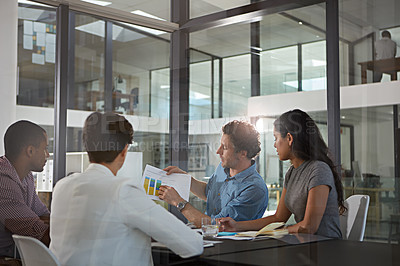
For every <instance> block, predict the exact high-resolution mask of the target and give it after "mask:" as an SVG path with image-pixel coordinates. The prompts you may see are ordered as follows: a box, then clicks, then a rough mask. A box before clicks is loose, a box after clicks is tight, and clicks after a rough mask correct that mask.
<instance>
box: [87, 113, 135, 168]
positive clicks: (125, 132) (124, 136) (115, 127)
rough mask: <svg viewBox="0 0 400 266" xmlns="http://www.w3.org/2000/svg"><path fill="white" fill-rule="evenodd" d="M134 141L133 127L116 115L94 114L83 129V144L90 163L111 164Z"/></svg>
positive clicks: (123, 118)
mask: <svg viewBox="0 0 400 266" xmlns="http://www.w3.org/2000/svg"><path fill="white" fill-rule="evenodd" d="M132 139H133V127H132V125H131V123H129V121H128V120H126V119H125V117H123V116H121V115H117V114H114V113H105V114H101V113H99V112H95V113H92V114H91V115H89V116H88V118H87V119H86V121H85V125H84V127H83V143H84V145H85V148H86V151H87V153H88V155H89V160H90V162H93V163H103V162H105V163H111V162H113V161H114V160H115V158H116V157H117V156H118V154H120V153H121V152H122V151H123V149H124V148H125V146H126V145H127V144H131V143H132Z"/></svg>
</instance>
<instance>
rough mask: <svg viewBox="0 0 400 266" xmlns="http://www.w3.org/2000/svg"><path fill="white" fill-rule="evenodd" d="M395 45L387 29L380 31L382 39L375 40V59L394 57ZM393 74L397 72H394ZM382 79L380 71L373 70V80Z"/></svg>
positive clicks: (378, 80)
mask: <svg viewBox="0 0 400 266" xmlns="http://www.w3.org/2000/svg"><path fill="white" fill-rule="evenodd" d="M396 50H397V45H396V43H395V42H394V41H393V40H392V36H391V34H390V32H389V31H387V30H384V31H382V39H380V40H377V41H376V42H375V59H376V60H381V59H388V58H395V57H396ZM394 74H397V73H396V72H395V73H394ZM381 79H382V72H378V71H376V70H374V82H380V81H381Z"/></svg>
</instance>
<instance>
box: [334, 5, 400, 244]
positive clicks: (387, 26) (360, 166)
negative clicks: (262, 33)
mask: <svg viewBox="0 0 400 266" xmlns="http://www.w3.org/2000/svg"><path fill="white" fill-rule="evenodd" d="M339 8H340V12H339V13H340V14H341V16H340V20H339V25H340V37H341V40H342V41H343V43H344V42H346V45H345V46H344V47H343V49H341V50H340V58H341V59H343V60H342V61H341V66H345V67H342V70H343V71H344V73H342V75H341V83H342V84H344V85H347V84H349V85H354V86H350V87H343V88H342V94H345V95H347V94H348V93H351V94H352V95H354V96H353V97H352V98H351V99H349V98H347V99H343V98H342V101H341V123H342V124H346V125H349V126H350V127H351V128H353V136H354V137H352V138H351V140H352V142H351V143H349V144H350V147H351V148H352V150H353V153H352V156H351V158H350V164H349V163H348V162H345V161H344V158H342V168H343V169H344V170H343V173H342V174H343V176H344V177H345V179H344V187H345V196H346V197H348V196H350V195H352V194H366V195H369V196H370V200H371V201H370V207H369V210H368V218H367V228H366V238H367V239H380V240H386V239H387V238H388V237H389V230H390V227H392V228H394V227H393V226H394V224H393V223H392V222H391V221H392V215H395V214H398V212H399V202H398V196H397V195H398V194H397V193H398V191H396V190H395V184H396V182H397V181H396V180H398V176H396V175H395V173H396V171H398V170H396V169H398V167H399V165H396V163H395V158H396V156H398V152H399V151H397V150H396V149H395V147H396V146H395V143H396V142H395V141H396V139H395V133H394V132H395V127H398V117H397V116H395V115H396V112H397V104H398V100H393V93H394V90H395V88H396V89H398V86H399V85H398V82H397V81H391V75H390V74H391V71H392V70H391V69H390V68H393V67H394V66H395V65H394V64H393V63H390V60H393V57H394V54H393V53H391V52H390V50H391V49H390V48H387V47H386V48H383V49H385V51H386V53H387V54H386V57H388V59H387V60H389V61H381V59H382V54H381V51H378V50H379V49H381V48H382V46H381V45H382V44H379V42H380V41H379V40H380V39H382V36H381V34H382V32H383V31H384V30H388V31H389V32H390V33H391V39H392V40H393V41H395V42H396V43H397V50H398V49H399V45H400V35H399V33H400V32H399V30H398V25H399V20H398V16H397V15H396V14H397V13H396V10H397V9H398V2H397V1H385V4H384V5H381V4H380V3H367V2H364V1H339ZM387 41H388V42H390V41H389V40H387ZM387 49H389V50H387ZM397 56H398V54H397ZM389 57H391V58H392V59H390V58H389ZM346 59H347V60H346ZM346 66H348V67H347V69H346ZM382 67H384V68H386V70H383V71H382ZM381 72H383V75H382V78H381V79H376V80H374V76H375V75H376V74H378V76H379V73H381ZM396 75H397V74H395V76H396ZM347 82H348V83H347ZM372 83H373V84H372ZM360 84H362V85H360ZM381 97H382V99H379V98H381ZM342 134H343V132H342ZM342 148H343V145H342ZM396 154H397V155H396Z"/></svg>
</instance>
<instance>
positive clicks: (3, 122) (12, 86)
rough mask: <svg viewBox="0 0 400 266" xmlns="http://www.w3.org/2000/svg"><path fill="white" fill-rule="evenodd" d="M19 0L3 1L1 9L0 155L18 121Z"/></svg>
mask: <svg viewBox="0 0 400 266" xmlns="http://www.w3.org/2000/svg"><path fill="white" fill-rule="evenodd" d="M17 26H18V3H17V0H7V1H4V0H3V1H1V8H0V36H2V38H1V49H0V58H1V60H0V113H1V114H2V115H1V119H0V137H1V140H0V154H4V146H3V145H4V144H3V136H4V133H5V131H6V129H7V128H8V126H9V125H10V124H11V123H13V122H14V121H15V119H16V115H15V107H16V99H17V97H16V90H17V30H18V28H17Z"/></svg>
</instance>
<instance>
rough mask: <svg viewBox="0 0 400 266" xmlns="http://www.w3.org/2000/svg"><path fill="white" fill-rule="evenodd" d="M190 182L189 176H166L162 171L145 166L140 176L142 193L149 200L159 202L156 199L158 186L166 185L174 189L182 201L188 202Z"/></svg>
mask: <svg viewBox="0 0 400 266" xmlns="http://www.w3.org/2000/svg"><path fill="white" fill-rule="evenodd" d="M191 181H192V178H191V176H190V175H187V174H170V175H167V172H165V171H164V170H162V169H159V168H157V167H154V166H151V165H146V167H145V169H144V172H143V176H142V186H143V188H144V191H145V192H146V194H147V195H149V196H150V198H151V199H155V200H160V199H159V198H158V195H159V194H158V192H159V190H160V186H161V185H166V186H170V187H173V188H175V190H176V191H177V192H178V193H179V195H180V196H181V197H182V198H183V199H184V200H187V201H189V194H190V182H191Z"/></svg>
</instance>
